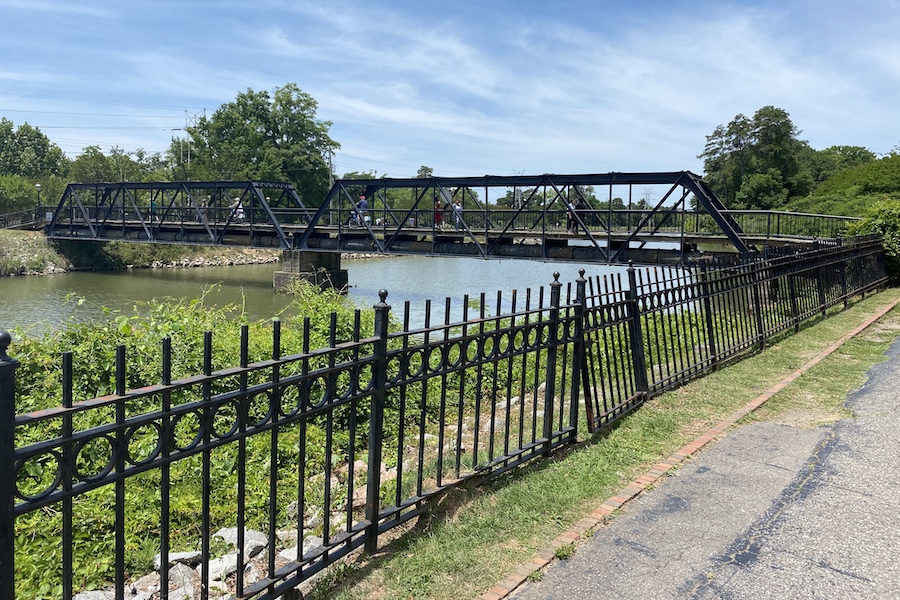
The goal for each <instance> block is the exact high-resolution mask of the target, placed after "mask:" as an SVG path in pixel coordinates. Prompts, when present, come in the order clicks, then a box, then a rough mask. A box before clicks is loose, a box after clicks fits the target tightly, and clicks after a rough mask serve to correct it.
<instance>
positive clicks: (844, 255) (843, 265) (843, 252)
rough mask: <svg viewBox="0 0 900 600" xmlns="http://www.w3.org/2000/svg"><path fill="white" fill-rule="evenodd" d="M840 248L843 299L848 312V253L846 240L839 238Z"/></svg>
mask: <svg viewBox="0 0 900 600" xmlns="http://www.w3.org/2000/svg"><path fill="white" fill-rule="evenodd" d="M837 242H838V247H839V248H840V249H841V299H842V300H843V301H844V310H847V306H849V302H848V299H847V251H846V250H844V238H838V240H837Z"/></svg>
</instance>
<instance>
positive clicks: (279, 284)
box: [273, 250, 350, 292]
mask: <svg viewBox="0 0 900 600" xmlns="http://www.w3.org/2000/svg"><path fill="white" fill-rule="evenodd" d="M281 268H282V269H283V270H281V271H275V276H274V278H273V283H274V285H275V291H276V292H289V291H290V287H291V284H292V283H293V282H295V281H307V282H309V283H313V284H315V285H317V286H319V287H321V288H334V289H336V290H341V291H346V290H347V287H348V286H349V284H350V279H349V277H348V276H347V269H342V268H341V254H340V253H339V252H317V251H315V250H282V251H281Z"/></svg>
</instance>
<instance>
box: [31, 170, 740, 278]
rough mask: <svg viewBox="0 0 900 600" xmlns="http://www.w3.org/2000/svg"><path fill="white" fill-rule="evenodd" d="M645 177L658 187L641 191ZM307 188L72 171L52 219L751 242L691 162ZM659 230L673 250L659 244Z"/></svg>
mask: <svg viewBox="0 0 900 600" xmlns="http://www.w3.org/2000/svg"><path fill="white" fill-rule="evenodd" d="M648 186H653V189H654V190H657V191H658V194H659V199H658V200H655V201H653V202H651V203H647V202H646V200H647V198H646V197H644V198H643V200H644V201H643V202H640V201H635V199H634V194H635V190H637V193H641V192H643V191H645V190H646V189H648ZM360 196H365V198H366V202H367V204H368V206H367V209H366V210H365V211H364V212H363V213H361V212H359V211H358V209H357V201H358V199H359V197H360ZM306 200H307V201H306V202H304V200H303V199H301V198H300V197H299V195H298V194H297V192H296V191H295V190H294V188H293V187H292V186H291V185H290V184H286V183H274V182H261V181H237V182H235V181H216V182H170V183H159V182H150V183H132V182H121V183H93V184H70V185H69V186H68V187H67V188H66V191H65V193H64V195H63V197H62V200H61V201H60V203H59V205H58V206H57V207H56V210H55V211H54V213H53V218H52V220H51V221H50V222H49V223H48V224H47V226H46V228H45V231H46V234H47V235H48V237H51V238H55V239H81V240H84V239H92V240H123V241H133V242H151V243H172V244H198V245H233V246H250V247H260V248H281V249H299V250H315V251H321V252H377V253H384V254H434V255H457V256H476V257H483V258H493V257H497V258H500V257H516V258H532V259H542V260H578V261H593V262H607V263H615V262H625V261H628V260H634V261H635V262H643V263H658V262H667V263H675V262H684V261H685V260H686V259H687V258H688V256H689V255H690V253H692V252H693V251H694V250H695V249H696V245H697V242H698V241H703V240H709V239H712V238H717V239H718V240H719V241H720V242H721V243H723V244H725V245H727V246H729V250H728V251H730V252H738V253H741V254H750V253H752V252H754V251H755V249H754V246H753V245H752V243H751V242H750V241H748V240H749V238H748V236H747V235H746V234H745V232H744V229H743V228H742V226H741V225H740V224H739V223H738V221H737V220H736V219H735V218H734V216H733V215H732V213H731V212H730V211H727V210H725V207H724V206H723V205H722V203H721V202H720V201H719V199H718V198H717V197H716V196H715V194H714V193H713V192H712V191H711V190H710V189H709V187H708V186H707V185H706V183H704V182H703V180H702V179H701V178H700V177H699V176H697V175H695V174H693V173H691V172H689V171H679V172H663V173H606V174H585V175H551V174H546V175H537V176H524V175H522V176H492V175H486V176H483V177H457V178H453V177H430V178H411V179H392V178H380V179H346V180H338V181H337V182H336V183H335V184H334V185H333V187H332V188H331V190H330V191H329V192H328V194H327V195H326V197H325V198H324V199H323V200H321V202H311V201H310V199H306ZM579 201H580V203H581V204H580V206H581V208H579V209H578V210H576V211H574V212H571V211H569V209H568V205H569V203H570V202H571V203H573V204H574V203H578V202H579ZM659 242H663V245H664V246H666V249H663V250H660V249H659V248H658V247H657V248H654V245H656V246H659V244H658V243H659Z"/></svg>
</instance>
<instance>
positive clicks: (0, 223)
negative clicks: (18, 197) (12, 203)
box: [0, 206, 53, 229]
mask: <svg viewBox="0 0 900 600" xmlns="http://www.w3.org/2000/svg"><path fill="white" fill-rule="evenodd" d="M52 211H53V207H48V206H38V207H35V208H29V209H26V210H18V211H15V212H11V213H6V214H2V215H0V229H13V228H18V227H26V226H30V225H38V224H39V225H41V226H43V224H44V220H45V219H46V216H47V213H48V212H50V213H51V214H52Z"/></svg>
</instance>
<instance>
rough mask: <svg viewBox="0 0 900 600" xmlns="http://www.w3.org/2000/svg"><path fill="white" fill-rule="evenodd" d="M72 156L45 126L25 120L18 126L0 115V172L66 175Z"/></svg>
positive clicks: (28, 174)
mask: <svg viewBox="0 0 900 600" xmlns="http://www.w3.org/2000/svg"><path fill="white" fill-rule="evenodd" d="M67 168H68V159H66V155H65V153H63V151H62V149H61V148H60V147H59V146H57V145H56V144H53V143H52V142H51V141H50V138H48V137H47V136H46V135H44V134H43V133H41V130H40V129H38V128H36V127H32V126H31V125H29V124H28V123H24V124H23V125H20V126H19V127H17V128H16V127H14V125H13V123H12V121H10V120H9V119H7V118H6V117H2V118H0V175H18V176H21V177H24V178H27V179H32V180H33V179H36V178H38V177H48V176H50V175H65V174H66V170H67Z"/></svg>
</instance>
